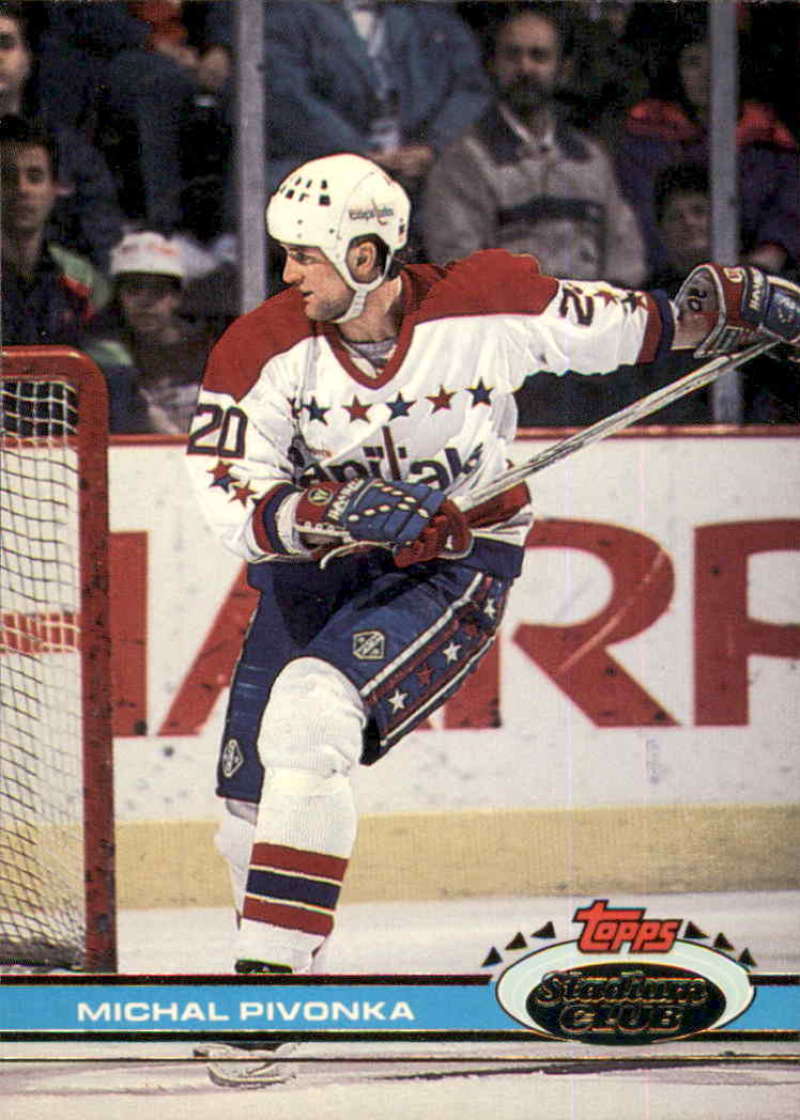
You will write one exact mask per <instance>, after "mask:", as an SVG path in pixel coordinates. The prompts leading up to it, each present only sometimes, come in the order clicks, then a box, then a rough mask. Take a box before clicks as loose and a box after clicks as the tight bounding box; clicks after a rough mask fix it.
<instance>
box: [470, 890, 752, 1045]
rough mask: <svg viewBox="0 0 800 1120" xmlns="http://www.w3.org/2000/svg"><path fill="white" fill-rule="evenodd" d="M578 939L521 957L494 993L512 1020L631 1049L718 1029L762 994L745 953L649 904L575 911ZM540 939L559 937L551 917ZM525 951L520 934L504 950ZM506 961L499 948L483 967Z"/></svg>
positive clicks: (603, 904) (599, 904) (598, 904)
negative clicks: (657, 913) (652, 911)
mask: <svg viewBox="0 0 800 1120" xmlns="http://www.w3.org/2000/svg"><path fill="white" fill-rule="evenodd" d="M573 921H574V922H576V923H578V924H579V925H580V926H581V927H582V930H581V933H580V936H579V937H578V938H577V939H576V940H575V941H562V942H558V943H556V944H554V945H550V946H548V947H546V948H543V949H537V950H535V951H534V952H532V953H528V954H526V955H525V956H523V957H521V958H519V959H517V960H516V961H514V963H512V964H511V965H509V966H507V967H506V968H505V969H504V971H502V972H501V973H500V975H499V978H498V979H497V984H496V989H495V994H496V997H497V1000H498V1002H499V1003H500V1006H501V1007H502V1008H503V1010H504V1011H506V1012H507V1014H509V1015H510V1016H512V1018H514V1019H516V1020H517V1021H518V1022H520V1023H522V1024H523V1025H524V1026H526V1027H528V1028H529V1029H530V1030H533V1031H535V1032H537V1033H539V1034H542V1035H545V1036H546V1037H549V1038H558V1039H564V1040H568V1041H570V1042H586V1043H589V1044H597V1045H603V1046H618V1045H621V1046H625V1045H637V1046H641V1045H642V1044H643V1043H653V1042H666V1041H669V1040H672V1039H678V1038H685V1037H686V1036H687V1035H692V1034H696V1033H697V1032H699V1031H706V1030H710V1029H712V1028H719V1027H721V1026H723V1025H724V1024H726V1023H730V1022H731V1020H733V1019H735V1018H736V1017H737V1016H739V1015H741V1014H742V1012H743V1011H745V1010H746V1009H747V1008H748V1007H749V1006H750V1004H751V1002H752V1000H753V997H754V995H755V991H754V988H753V986H752V984H751V982H750V977H749V975H748V972H747V968H746V967H745V966H746V965H753V964H755V962H754V961H753V959H752V957H751V956H750V954H749V952H748V951H747V950H745V951H744V953H743V954H742V955H741V957H740V958H739V960H738V961H737V960H734V959H733V958H732V957H731V956H729V955H727V954H726V953H725V952H724V951H723V950H722V949H721V948H720V947H719V946H721V945H724V946H725V947H726V948H727V949H729V950H730V949H732V948H733V947H732V946H731V945H730V944H729V943H728V941H727V940H726V939H725V937H724V935H722V934H720V935H719V936H718V937H717V939H716V941H715V943H714V945H713V946H709V945H702V944H699V941H700V940H701V939H703V938H705V937H706V934H704V933H703V932H702V931H701V930H700V929H698V927H696V926H695V925H694V924H693V923H692V922H688V923H686V927H685V930H684V936H683V938H681V937H679V936H678V935H679V932H680V929H681V926H682V925H683V920H682V919H674V918H667V919H662V918H651V917H649V916H647V915H646V913H645V909H644V907H642V908H633V907H625V908H615V907H611V906H609V903H608V899H595V901H594V902H593V903H592V904H591V906H586V907H583V908H579V909H578V910H576V911H575V915H574V918H573ZM533 936H536V937H544V938H550V937H552V938H555V936H556V935H555V929H554V928H553V925H552V922H551V923H548V924H547V926H545V927H543V928H542V929H541V930H539V931H537V933H536V934H535V935H533ZM522 947H527V942H526V941H525V938H524V937H523V935H522V934H517V936H516V938H514V939H513V940H512V941H511V942H510V943H509V945H507V946H506V948H507V949H519V948H522ZM501 962H502V958H501V956H500V955H499V953H498V952H497V950H496V949H492V951H491V952H490V954H489V956H488V957H487V958H486V960H485V961H484V967H487V966H490V965H497V964H499V963H501Z"/></svg>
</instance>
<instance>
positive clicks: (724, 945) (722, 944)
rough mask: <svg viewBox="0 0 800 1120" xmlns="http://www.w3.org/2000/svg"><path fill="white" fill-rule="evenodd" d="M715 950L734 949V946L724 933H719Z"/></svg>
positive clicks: (715, 942) (715, 940)
mask: <svg viewBox="0 0 800 1120" xmlns="http://www.w3.org/2000/svg"><path fill="white" fill-rule="evenodd" d="M714 948H715V949H732V948H733V945H731V943H730V941H729V940H728V939H727V937H726V936H725V934H724V933H718V934H717V936H716V937H715V938H714Z"/></svg>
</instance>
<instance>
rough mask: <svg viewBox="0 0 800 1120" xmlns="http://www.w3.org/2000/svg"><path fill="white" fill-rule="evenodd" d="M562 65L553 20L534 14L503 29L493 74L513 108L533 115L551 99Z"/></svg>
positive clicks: (517, 19) (513, 20)
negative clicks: (535, 110)
mask: <svg viewBox="0 0 800 1120" xmlns="http://www.w3.org/2000/svg"><path fill="white" fill-rule="evenodd" d="M559 62H560V46H559V40H558V33H557V32H556V29H555V27H554V26H553V24H552V23H551V22H550V20H548V19H544V18H542V17H541V16H538V15H534V14H532V13H531V14H528V15H522V16H518V17H517V18H516V19H512V20H509V22H508V23H507V24H506V25H505V27H502V28H501V29H500V31H499V33H498V36H497V43H496V45H495V52H494V58H493V60H492V72H493V74H494V77H495V81H496V82H497V86H498V89H499V90H500V93H501V94H502V96H503V98H504V100H506V101H508V102H509V104H510V105H511V107H512V109H516V110H517V111H518V112H530V111H532V110H534V109H537V108H539V106H541V105H542V104H544V103H546V102H547V101H549V99H550V98H551V97H552V95H553V91H554V90H555V85H556V78H557V76H558V68H559Z"/></svg>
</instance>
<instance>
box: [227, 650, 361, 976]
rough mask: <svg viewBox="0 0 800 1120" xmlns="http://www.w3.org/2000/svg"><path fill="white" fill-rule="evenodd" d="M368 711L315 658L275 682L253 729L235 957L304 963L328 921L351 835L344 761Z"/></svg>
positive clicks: (304, 967) (357, 749)
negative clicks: (257, 797)
mask: <svg viewBox="0 0 800 1120" xmlns="http://www.w3.org/2000/svg"><path fill="white" fill-rule="evenodd" d="M363 724H364V712H363V706H362V704H361V701H360V699H359V697H358V693H357V691H356V689H355V688H354V687H353V685H351V684H350V682H349V681H348V680H347V679H346V678H345V677H344V676H343V675H342V674H341V673H340V672H339V671H338V670H337V669H334V668H333V666H331V665H329V664H327V663H326V662H322V661H318V660H316V659H314V658H302V659H300V660H298V661H293V662H291V663H290V664H289V665H288V666H287V667H286V669H284V670H283V672H282V673H281V674H280V675H279V677H278V679H277V680H276V682H275V685H274V686H273V691H272V695H271V697H270V702H269V704H268V706H267V711H266V712H265V715H264V720H263V722H262V727H261V733H260V735H259V752H260V754H261V758H262V761H263V763H264V765H265V768H266V774H265V778H264V788H263V790H262V795H261V804H260V805H259V810H258V820H257V823H256V830H255V836H254V840H253V850H252V854H251V858H250V869H249V873H248V876H247V886H246V891H245V897H244V904H243V908H242V922H241V926H240V930H239V937H238V941H237V959H238V960H240V961H242V960H245V961H260V962H267V963H271V964H278V965H286V966H289V967H290V968H291V969H292V971H294V972H307V971H309V970H310V967H311V957H312V954H313V953H314V952H315V951H316V950H318V949H319V947H320V946H321V945H322V943H323V941H324V940H325V938H326V937H327V936H328V935H329V934H330V932H331V930H332V928H333V921H334V914H335V910H336V904H337V902H338V897H339V890H340V888H341V884H342V880H343V878H344V874H345V871H346V869H347V862H348V859H349V857H350V853H351V852H352V848H353V843H354V841H355V835H356V812H355V803H354V799H353V792H352V787H351V784H350V778H349V771H350V769H351V768H352V766H353V765H354V763H355V762H356V761H357V759H358V758H359V756H360V753H361V731H362V727H363Z"/></svg>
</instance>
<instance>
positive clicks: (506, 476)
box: [453, 339, 779, 513]
mask: <svg viewBox="0 0 800 1120" xmlns="http://www.w3.org/2000/svg"><path fill="white" fill-rule="evenodd" d="M778 345H779V343H778V342H777V341H776V340H775V339H764V340H762V341H761V342H755V343H753V344H752V345H751V346H748V347H746V348H745V349H744V350H741V351H740V352H739V353H738V354H720V355H719V356H718V357H716V358H712V359H711V361H708V362H706V363H705V364H704V365H702V366H700V367H699V368H698V369H695V370H692V372H691V373H687V374H685V375H684V376H683V377H679V378H678V379H677V380H676V381H670V383H669V384H668V385H664V386H662V388H660V389H656V390H654V392H652V393H648V394H647V396H644V397H640V398H639V400H636V401H633V402H632V403H631V404H629V405H626V406H625V408H621V409H619V411H618V412H612V413H611V415H610V416H605V417H603V419H602V420H598V421H597V422H596V423H594V424H590V425H589V427H588V428H582V429H581V431H579V432H576V433H575V434H574V435H572V436H568V437H567V438H566V439H562V440H559V441H558V443H554V444H552V445H551V446H550V447H546V448H545V449H544V451H539V452H538V453H537V454H536V455H534V456H533V457H532V458H531V459H528V460H526V462H524V463H521V464H520V465H519V466H517V467H511V468H510V469H509V470H507V471H504V472H503V474H501V475H498V477H497V478H495V479H494V481H493V482H489V483H487V485H486V486H480V487H478V489H477V490H472V491H470V493H469V494H463V495H460V496H458V497H455V498H454V499H453V500H454V501H455V503H456V505H457V506H458V507H459V509H461V510H463V511H464V512H465V513H467V512H468V511H469V510H471V509H472V508H473V507H474V506H477V505H479V504H480V503H482V502H485V501H488V500H489V499H490V498H496V497H497V495H498V494H502V493H503V491H504V490H508V489H509V487H511V486H513V485H514V484H515V483H517V482H522V481H523V479H526V478H528V477H529V476H530V475H532V474H538V472H539V471H541V470H544V468H545V467H549V466H550V465H551V463H557V462H558V461H559V460H560V459H564V458H566V456H567V455H573V454H574V453H575V452H576V451H580V450H581V448H583V447H589V446H590V445H591V444H593V443H597V442H598V441H599V440H601V439H605V438H606V436H610V435H612V434H613V433H614V432H621V431H622V430H623V429H624V428H627V427H629V426H630V425H631V424H635V423H636V421H637V420H641V419H642V417H644V416H649V415H650V413H652V412H657V411H658V409H659V408H663V407H664V406H665V405H668V404H672V402H673V401H677V400H679V399H680V398H681V397H685V396H686V395H687V394H688V393H693V392H695V390H697V389H702V388H703V386H704V385H710V384H711V382H712V381H716V379H717V378H718V377H722V376H723V375H724V374H726V373H730V372H731V370H734V369H738V368H739V366H742V365H744V363H745V362H749V361H750V360H751V359H752V358H757V357H758V356H759V355H760V354H765V353H766V352H767V351H768V350H771V349H772V348H773V347H775V346H778Z"/></svg>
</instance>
